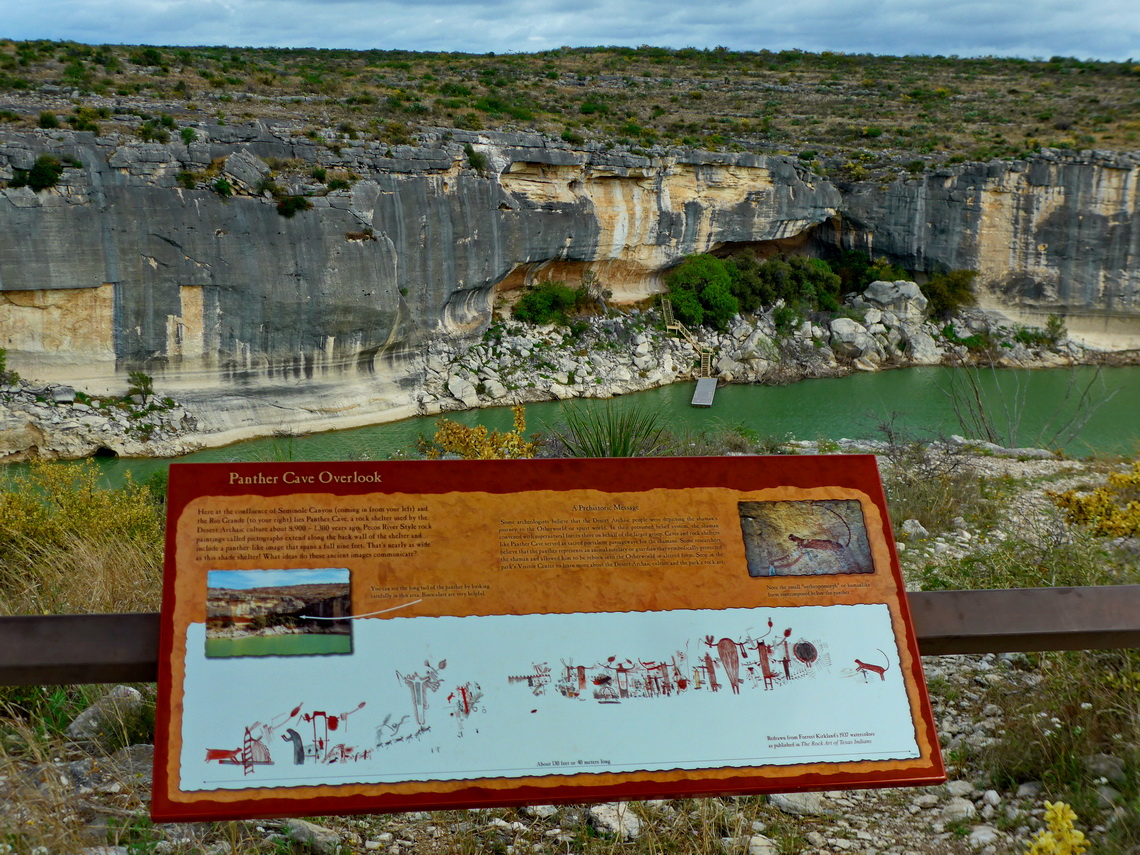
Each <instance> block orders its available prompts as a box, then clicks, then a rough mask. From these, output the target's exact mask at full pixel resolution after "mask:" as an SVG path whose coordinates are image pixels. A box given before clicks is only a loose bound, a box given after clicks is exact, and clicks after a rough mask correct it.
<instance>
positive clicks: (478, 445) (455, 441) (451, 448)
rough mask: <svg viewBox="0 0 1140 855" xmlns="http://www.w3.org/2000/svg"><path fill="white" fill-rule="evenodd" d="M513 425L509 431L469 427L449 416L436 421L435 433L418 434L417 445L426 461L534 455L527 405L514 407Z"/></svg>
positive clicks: (513, 457) (516, 457)
mask: <svg viewBox="0 0 1140 855" xmlns="http://www.w3.org/2000/svg"><path fill="white" fill-rule="evenodd" d="M512 411H513V413H514V426H513V428H512V429H511V430H509V431H499V430H488V429H487V427H486V426H485V425H475V426H469V425H464V424H460V423H459V422H456V421H453V420H452V419H448V418H441V419H440V420H439V421H438V422H437V423H436V429H435V435H434V436H432V437H431V439H428V438H426V437H421V438H420V440H419V441H418V442H417V443H416V448H417V450H418V451H419V453H420V454H422V455H423V456H424V457H425V458H427V459H428V460H439V459H440V458H443V457H447V456H453V457H457V458H459V459H461V460H516V459H519V458H527V457H534V455H535V451H536V450H537V447H538V446H537V442H536V438H535V437H533V436H532V437H531V438H530V439H527V437H526V408H525V407H523V406H521V405H519V406H517V407H513V408H512Z"/></svg>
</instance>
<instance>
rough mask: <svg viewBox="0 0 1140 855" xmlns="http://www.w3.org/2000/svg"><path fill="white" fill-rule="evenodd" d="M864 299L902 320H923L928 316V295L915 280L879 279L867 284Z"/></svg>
mask: <svg viewBox="0 0 1140 855" xmlns="http://www.w3.org/2000/svg"><path fill="white" fill-rule="evenodd" d="M863 299H864V300H866V301H867V302H868V303H870V304H871V305H872V306H873V307H874V308H876V309H879V310H880V311H881V312H890V313H892V314H894V315H896V316H897V317H898V319H899V320H900V321H922V320H923V318H925V317H926V303H927V300H926V297H925V296H923V293H922V291H921V290H919V287H918V286H917V285H915V284H914V283H913V282H907V281H905V280H903V279H899V280H897V281H895V282H887V281H885V280H882V279H877V280H875V281H874V282H872V283H871V284H870V285H868V286H867V290H866V291H864V292H863Z"/></svg>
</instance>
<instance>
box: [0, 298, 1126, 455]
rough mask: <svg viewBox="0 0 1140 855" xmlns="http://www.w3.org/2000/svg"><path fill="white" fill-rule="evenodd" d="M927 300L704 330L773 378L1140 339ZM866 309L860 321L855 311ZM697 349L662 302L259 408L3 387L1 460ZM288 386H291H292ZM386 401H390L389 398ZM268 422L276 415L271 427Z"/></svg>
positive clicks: (854, 305)
mask: <svg viewBox="0 0 1140 855" xmlns="http://www.w3.org/2000/svg"><path fill="white" fill-rule="evenodd" d="M925 308H926V300H925V298H924V297H923V296H922V294H921V292H920V291H919V290H918V288H917V287H916V286H915V285H914V283H912V282H875V283H872V285H871V286H870V287H869V288H868V289H867V291H866V292H865V293H864V294H862V295H858V296H856V297H853V298H852V299H851V300H850V301H849V310H848V314H849V315H853V316H854V317H837V318H834V319H832V320H830V321H827V320H822V319H821V320H819V321H817V322H814V323H813V322H812V321H810V320H809V321H804V322H802V323H801V324H800V325H799V326H797V327H796V328H794V329H790V330H779V329H777V327H776V324H775V321H774V310H772V309H770V310H769V311H768V312H766V313H763V314H760V315H749V316H737V317H736V318H734V319H733V321H732V323H731V324H730V325H729V328H728V329H727V330H726V331H725V332H723V333H720V332H715V331H713V330H709V329H701V330H698V331H697V332H696V343H697V346H699V347H700V348H701V349H702V350H708V351H711V352H712V353H713V354H714V360H713V371H714V375H715V376H716V377H717V378H718V380H720V381H721V382H725V383H729V382H734V383H763V384H777V383H788V382H795V381H797V380H803V379H808V378H816V377H839V376H843V375H846V374H850V373H853V372H857V371H879V370H884V369H890V368H904V367H908V366H916V365H939V364H943V363H948V364H961V363H968V362H970V361H973V360H975V359H978V358H979V357H980V358H982V359H985V360H994V361H996V362H997V364H1000V365H1003V366H1006V367H1033V368H1044V367H1054V366H1063V365H1073V364H1084V363H1100V362H1103V361H1105V360H1106V358H1109V359H1112V361H1113V362H1114V363H1115V364H1122V363H1124V362H1129V361H1131V362H1136V361H1137V358H1138V357H1140V352H1134V353H1133V354H1131V357H1129V355H1126V354H1104V353H1102V352H1099V351H1093V350H1089V349H1087V348H1084V347H1082V346H1080V345H1079V344H1076V343H1075V342H1072V341H1068V340H1064V341H1058V342H1055V343H1052V344H1049V343H1045V342H1040V343H1037V344H1036V345H1034V346H1029V345H1027V344H1025V343H1023V342H1022V341H1019V340H1018V338H1017V336H1016V329H1015V327H1014V326H1013V325H1012V324H1011V322H1010V321H1009V320H1008V319H1007V318H1005V317H1004V316H1002V315H1000V314H998V313H995V312H992V311H984V310H968V311H966V312H963V313H962V314H961V315H960V316H959V317H957V318H955V319H954V321H953V322H951V327H952V328H953V330H954V333H953V335H952V336H950V337H948V336H947V334H946V332H947V329H948V328H947V326H946V325H945V324H938V323H934V322H932V321H930V320H928V319H926V317H925ZM856 318H858V320H856ZM974 335H979V336H984V337H986V340H988V341H990V342H992V345H993V347H992V351H991V352H989V353H987V354H983V355H979V354H978V353H975V352H972V351H970V350H969V349H968V347H967V346H966V344H964V343H963V341H964V340H966V339H969V337H971V336H974ZM699 363H700V359H699V356H698V353H697V350H696V348H695V347H694V345H693V344H691V343H690V342H689V341H686V340H684V339H682V338H679V337H676V336H674V335H671V334H669V333H667V332H666V331H665V329H664V325H663V323H662V319H661V315H660V312H659V311H658V310H657V309H650V310H644V311H643V310H638V309H634V310H632V311H629V312H610V313H608V314H606V315H601V316H596V317H592V318H590V319H589V320H587V321H585V322H584V323H583V324H582V325H581V326H580V327H579V329H578V330H577V331H571V330H570V329H569V328H567V327H556V326H533V325H527V324H522V323H519V322H517V321H511V320H506V319H500V320H499V321H497V322H495V323H494V324H493V325H492V326H491V327H489V328H488V330H487V331H486V332H485V333H484V335H483V336H482V337H481V338H479V339H471V338H467V339H458V340H447V339H440V340H437V341H434V342H432V343H431V344H430V345H429V346H428V348H427V349H426V355H425V357H424V360H423V364H424V369H423V370H424V375H423V379H422V381H421V382H420V383H419V384H417V385H415V386H409V387H406V388H404V389H400V390H397V391H396V392H395V393H394V395H393V397H391V398H389V399H386V400H385V401H383V402H379V401H374V400H369V399H368V398H367V397H355V398H354V397H353V395H354V394H360V395H363V394H364V392H363V391H362V390H364V389H365V387H364V386H363V384H361V385H358V386H357V387H355V388H341V389H340V391H339V395H330V396H329V397H328V398H324V399H319V400H316V401H314V399H313V397H312V395H311V394H310V392H309V391H308V390H307V389H306V388H305V387H301V388H300V389H299V390H297V389H293V390H290V389H289V388H288V387H280V389H279V392H280V397H279V398H276V399H275V403H273V404H270V399H269V398H266V399H265V401H264V404H263V406H264V407H266V408H268V407H270V406H272V407H273V409H272V410H271V411H270V410H268V409H266V410H260V411H254V410H251V409H250V407H249V406H248V402H247V401H243V399H241V398H240V397H239V396H236V395H230V396H226V395H214V396H209V397H202V398H194V397H193V396H191V397H188V398H187V397H183V398H181V399H180V400H179V401H178V402H177V403H176V402H174V401H173V400H172V399H166V400H165V401H164V400H163V399H161V398H152V399H150V400H149V401H145V400H144V401H139V402H137V403H135V404H131V405H130V406H125V407H114V408H111V409H110V410H108V408H107V407H106V406H105V405H103V404H104V402H100V401H96V402H93V404H94V406H92V405H89V404H85V403H83V402H82V401H80V402H75V392H74V390H73V389H71V388H70V387H61V386H41V387H36V386H30V385H28V384H20V385H9V386H0V461H18V460H25V459H30V458H34V457H44V458H49V459H54V458H77V457H86V456H92V455H95V454H116V455H121V456H147V457H170V456H178V455H181V454H186V453H188V452H191V451H194V450H197V449H198V448H202V447H204V446H207V445H209V446H218V445H225V444H228V443H230V442H234V441H237V440H240V439H246V438H250V437H254V436H263V435H266V434H268V433H285V434H288V433H292V434H302V433H308V432H312V431H316V430H328V429H334V428H346V427H355V426H359V425H361V424H370V423H376V422H378V421H387V420H391V419H385V418H383V417H382V416H380V417H378V416H377V415H376V414H377V413H382V414H389V415H391V416H392V417H393V418H402V417H407V416H415V415H434V414H437V413H440V412H450V411H455V410H462V409H471V408H476V407H495V406H506V405H511V404H519V403H529V402H533V401H546V400H564V399H568V398H576V397H591V398H610V397H614V396H616V395H623V394H628V393H632V392H639V391H644V390H647V389H653V388H656V387H658V386H663V385H666V384H669V383H674V382H679V381H684V380H688V379H689V378H690V377H692V376H693V372H694V371H695V370H696V369H697V367H698V366H699ZM291 393H292V395H293V397H290V394H291ZM385 408H386V409H385ZM267 425H268V427H267Z"/></svg>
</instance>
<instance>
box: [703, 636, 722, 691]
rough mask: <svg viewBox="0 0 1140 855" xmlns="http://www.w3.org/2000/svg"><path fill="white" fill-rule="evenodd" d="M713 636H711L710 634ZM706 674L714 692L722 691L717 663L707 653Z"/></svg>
mask: <svg viewBox="0 0 1140 855" xmlns="http://www.w3.org/2000/svg"><path fill="white" fill-rule="evenodd" d="M710 637H711V636H710ZM705 674H707V675H708V678H709V688H710V689H712V690H713V691H714V692H719V691H720V684H719V683H718V682H717V681H716V663H715V662H713V658H712V657H711V656H709V654H707V653H706V654H705Z"/></svg>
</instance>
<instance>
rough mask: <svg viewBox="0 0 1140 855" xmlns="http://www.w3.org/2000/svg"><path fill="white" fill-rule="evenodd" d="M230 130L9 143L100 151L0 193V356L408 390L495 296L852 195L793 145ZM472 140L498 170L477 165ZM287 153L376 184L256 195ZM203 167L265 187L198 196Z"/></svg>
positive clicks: (616, 270)
mask: <svg viewBox="0 0 1140 855" xmlns="http://www.w3.org/2000/svg"><path fill="white" fill-rule="evenodd" d="M243 134H244V138H243V136H242V135H243ZM212 135H213V136H214V137H216V138H215V139H214V140H213V141H211V142H209V143H193V144H191V145H190V146H188V147H187V146H183V145H159V144H142V143H124V142H122V141H118V140H106V139H100V140H94V139H92V138H91V137H90V135H86V134H70V133H68V134H57V135H55V136H48V135H46V134H34V135H31V134H30V135H28V137H26V138H22V139H8V140H6V144H4V145H0V177H3V175H4V174H5V173H7V174H8V175H11V170H12V169H13V168H23V169H26V168H28V167H29V166H30V165H31V163H32V162H33V161H34V158H35V156H36V155H37V154H39V153H41V152H44V151H50V152H52V153H55V154H57V155H58V156H60V157H64V158H73V159H74V160H75V161H77V162H78V163H79V164H81V165H80V166H78V167H73V168H68V169H67V170H66V171H65V173H64V176H63V180H62V181H61V182H60V184H59V185H58V186H57V187H56V188H54V189H52V190H48V191H43V192H40V193H34V192H32V191H31V190H30V189H27V188H23V189H7V190H2V191H0V347H5V348H7V349H8V352H9V362H10V365H11V366H12V367H14V368H16V369H17V370H22V371H24V373H27V374H37V375H40V376H43V375H44V374H45V373H46V374H49V375H50V374H53V373H54V374H55V375H56V376H62V377H65V378H67V379H72V380H80V381H88V382H96V383H97V382H99V381H107V380H108V379H109V378H111V377H113V376H114V375H116V373H117V374H119V375H122V374H123V373H124V372H125V371H127V370H131V369H136V368H142V369H144V370H147V371H149V372H151V373H152V374H154V375H155V377H156V378H157V379H159V380H160V384H161V383H165V384H167V385H170V384H173V385H174V386H175V387H178V386H183V387H187V388H193V387H215V386H217V385H219V384H223V385H227V386H236V387H241V386H243V385H244V386H250V387H253V386H283V385H284V386H289V385H296V384H298V383H304V382H305V381H321V380H327V381H330V382H337V383H344V382H358V381H361V382H368V383H372V384H374V383H376V382H378V381H383V380H384V379H385V378H386V379H387V381H389V383H394V384H396V385H397V386H400V385H403V386H404V387H405V388H407V387H408V386H409V385H411V383H410V381H411V380H413V379H414V374H415V362H416V360H417V358H418V357H419V356H420V355H421V354H422V353H423V348H424V345H425V342H426V341H428V340H429V339H431V338H433V337H436V336H439V335H462V334H465V333H469V332H474V331H477V330H479V329H480V328H481V327H484V326H485V325H486V324H487V323H488V322H489V321H490V314H491V307H492V302H493V298H494V294H495V291H496V288H498V289H499V290H505V289H509V288H512V287H517V286H519V285H521V284H523V283H524V282H526V281H528V280H533V279H534V278H535V277H539V278H547V277H549V276H552V275H557V276H558V277H560V278H567V279H570V280H572V281H573V280H576V279H577V278H578V277H579V276H580V275H581V273H582V271H583V270H585V269H586V268H587V267H588V266H590V267H594V268H595V269H596V271H597V272H598V273H599V274H600V275H601V278H602V281H604V282H605V283H606V285H607V287H610V288H611V289H613V290H614V291H615V297H616V298H617V299H631V298H637V297H643V296H647V295H649V294H650V293H651V292H653V291H654V290H656V289H657V278H658V276H659V274H660V272H661V270H662V269H663V268H665V267H666V266H668V265H669V264H670V263H673V262H675V261H676V260H678V259H679V258H681V257H682V256H684V255H686V254H689V253H693V252H702V251H706V250H709V249H712V248H714V247H717V246H719V245H722V244H724V243H726V242H737V241H755V240H768V239H775V238H780V237H784V236H788V235H794V234H798V233H801V232H803V231H805V230H807V229H809V228H811V227H812V226H814V225H816V224H818V223H820V222H821V221H823V220H825V219H826V218H828V217H830V216H833V215H834V214H835V213H836V211H837V206H838V204H839V194H838V192H837V191H836V190H835V189H834V188H833V187H831V186H830V185H829V184H827V183H826V182H818V181H817V182H814V183H813V182H812V181H811V180H810V179H811V177H810V176H808V175H807V174H806V173H805V172H804V171H803V170H802V168H800V167H799V166H798V165H796V164H795V163H793V162H791V161H788V160H786V159H782V158H764V157H755V156H749V155H709V154H705V153H689V154H686V155H679V156H677V157H668V158H656V159H653V160H650V159H649V158H647V157H640V156H634V155H610V154H607V153H605V152H604V151H598V152H590V153H586V152H578V151H570V150H568V149H565V148H556V147H548V145H547V143H545V142H544V141H543V140H542V139H540V138H537V137H528V136H524V135H502V134H499V135H474V134H467V135H463V134H459V133H458V132H456V137H457V138H455V139H451V140H448V141H446V142H444V141H442V140H440V141H438V143H437V145H435V146H434V147H430V148H419V149H413V148H409V147H405V148H400V149H397V150H396V151H395V152H392V151H391V150H387V149H386V147H382V146H379V145H377V144H368V145H360V146H355V147H350V148H347V149H345V150H343V151H341V152H340V153H339V154H333V153H332V152H330V151H329V150H328V149H324V148H321V149H318V148H317V147H316V146H315V145H313V144H312V142H311V141H309V140H307V139H305V138H304V137H296V138H293V137H289V136H287V135H283V136H275V135H274V134H271V133H269V132H268V131H266V130H264V129H254V130H249V129H240V130H233V129H227V128H215V129H213V133H212ZM463 143H469V144H472V145H474V146H475V147H476V148H477V150H478V151H479V152H480V153H482V154H483V155H484V156H485V157H486V158H487V160H488V164H489V165H488V168H487V169H486V171H485V172H477V171H475V170H473V169H471V168H469V167H468V166H467V164H466V156H465V154H464V149H463ZM275 158H276V159H278V160H277V161H275V160H274V159H275ZM285 160H289V161H290V163H291V164H292V166H293V167H294V173H296V174H302V175H303V174H305V173H307V172H308V171H309V169H310V168H311V167H310V165H318V164H321V165H324V166H328V167H329V168H339V169H345V170H351V171H352V172H354V173H355V174H356V175H357V176H359V180H357V181H355V182H354V183H353V184H352V187H351V189H350V190H340V191H335V192H331V193H328V194H327V195H324V196H317V197H312V203H313V205H314V207H313V209H312V210H309V211H304V212H301V213H299V214H297V215H296V216H294V217H292V218H286V217H283V216H281V215H279V213H278V211H277V207H276V204H275V203H274V202H273V200H272V199H271V198H269V197H268V194H264V195H256V190H257V186H256V185H257V183H258V178H259V177H261V178H266V179H268V178H269V177H270V176H269V175H268V172H269V170H268V167H267V166H266V165H265V161H269V162H270V163H274V162H281V161H285ZM298 163H299V164H301V167H302V168H301V169H299V170H298V169H297V164H298ZM188 170H199V171H200V174H205V175H221V176H223V177H225V178H227V180H228V181H230V182H231V184H232V186H235V187H237V188H242V189H244V190H245V191H246V192H245V193H244V194H239V195H235V196H231V197H228V198H227V197H223V196H220V195H219V194H218V193H216V192H214V191H213V190H211V189H207V187H206V186H205V182H202V183H201V184H200V186H199V187H198V188H196V189H189V190H187V189H180V188H179V187H178V186H177V178H178V176H179V173H181V172H184V171H188ZM209 170H212V173H211V172H210V171H209ZM211 180H212V179H211ZM298 180H299V179H298ZM286 189H287V190H288V191H289V192H298V193H299V192H304V191H306V190H311V189H314V188H311V187H310V188H306V187H304V186H303V185H301V184H297V183H296V182H295V183H294V185H293V186H290V187H287V188H286ZM45 379H52V378H50V377H49V378H45ZM387 391H388V392H391V391H392V390H391V389H389V390H387ZM386 394H387V393H386Z"/></svg>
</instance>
